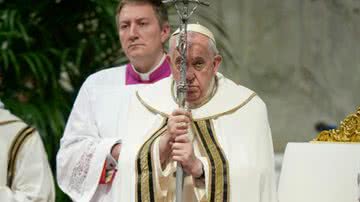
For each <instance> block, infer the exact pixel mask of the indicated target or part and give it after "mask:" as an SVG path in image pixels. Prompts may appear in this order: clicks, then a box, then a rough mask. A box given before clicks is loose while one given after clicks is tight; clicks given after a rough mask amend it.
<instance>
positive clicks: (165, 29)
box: [161, 22, 170, 43]
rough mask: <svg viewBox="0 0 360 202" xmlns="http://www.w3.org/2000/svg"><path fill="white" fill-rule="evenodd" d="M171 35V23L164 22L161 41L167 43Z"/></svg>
mask: <svg viewBox="0 0 360 202" xmlns="http://www.w3.org/2000/svg"><path fill="white" fill-rule="evenodd" d="M169 36H170V24H169V23H168V22H164V24H163V25H162V26H161V42H162V43H165V41H167V40H168V39H169Z"/></svg>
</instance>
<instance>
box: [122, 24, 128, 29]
mask: <svg viewBox="0 0 360 202" xmlns="http://www.w3.org/2000/svg"><path fill="white" fill-rule="evenodd" d="M127 27H128V25H125V24H123V25H120V29H126V28H127Z"/></svg>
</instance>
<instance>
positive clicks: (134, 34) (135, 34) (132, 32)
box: [129, 24, 139, 40]
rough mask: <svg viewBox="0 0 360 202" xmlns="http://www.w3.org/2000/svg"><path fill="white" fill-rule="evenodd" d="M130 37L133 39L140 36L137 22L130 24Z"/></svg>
mask: <svg viewBox="0 0 360 202" xmlns="http://www.w3.org/2000/svg"><path fill="white" fill-rule="evenodd" d="M129 37H130V39H132V40H134V39H137V38H138V37H139V35H138V27H137V26H136V25H135V24H132V25H131V26H130V32H129Z"/></svg>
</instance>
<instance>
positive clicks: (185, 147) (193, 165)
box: [171, 134, 203, 178]
mask: <svg viewBox="0 0 360 202" xmlns="http://www.w3.org/2000/svg"><path fill="white" fill-rule="evenodd" d="M171 150H172V152H171V158H172V160H174V161H177V162H178V163H180V164H181V165H182V167H183V169H184V171H185V172H186V173H187V174H190V175H192V176H193V177H195V178H197V177H200V176H201V175H202V166H203V165H202V163H201V161H200V160H199V159H198V158H196V156H195V153H194V147H193V144H192V142H191V141H190V139H189V137H188V135H187V134H183V135H179V136H177V137H176V138H175V141H174V143H173V144H172V146H171Z"/></svg>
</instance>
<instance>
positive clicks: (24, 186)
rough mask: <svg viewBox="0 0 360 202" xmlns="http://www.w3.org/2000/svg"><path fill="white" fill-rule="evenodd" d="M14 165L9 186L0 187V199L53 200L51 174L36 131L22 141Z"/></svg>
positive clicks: (12, 200)
mask: <svg viewBox="0 0 360 202" xmlns="http://www.w3.org/2000/svg"><path fill="white" fill-rule="evenodd" d="M15 165H16V169H15V174H14V178H13V182H12V185H11V188H10V187H7V186H4V187H0V199H1V201H9V202H10V201H11V202H30V201H39V202H54V201H55V191H54V181H53V176H52V173H51V170H50V167H49V163H48V159H47V155H46V152H45V149H44V146H43V144H42V141H41V139H40V136H39V134H38V133H37V132H36V133H34V134H33V135H31V137H29V139H27V140H26V141H25V142H24V143H23V145H22V146H21V148H20V150H19V153H18V154H17V157H16V161H15Z"/></svg>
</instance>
